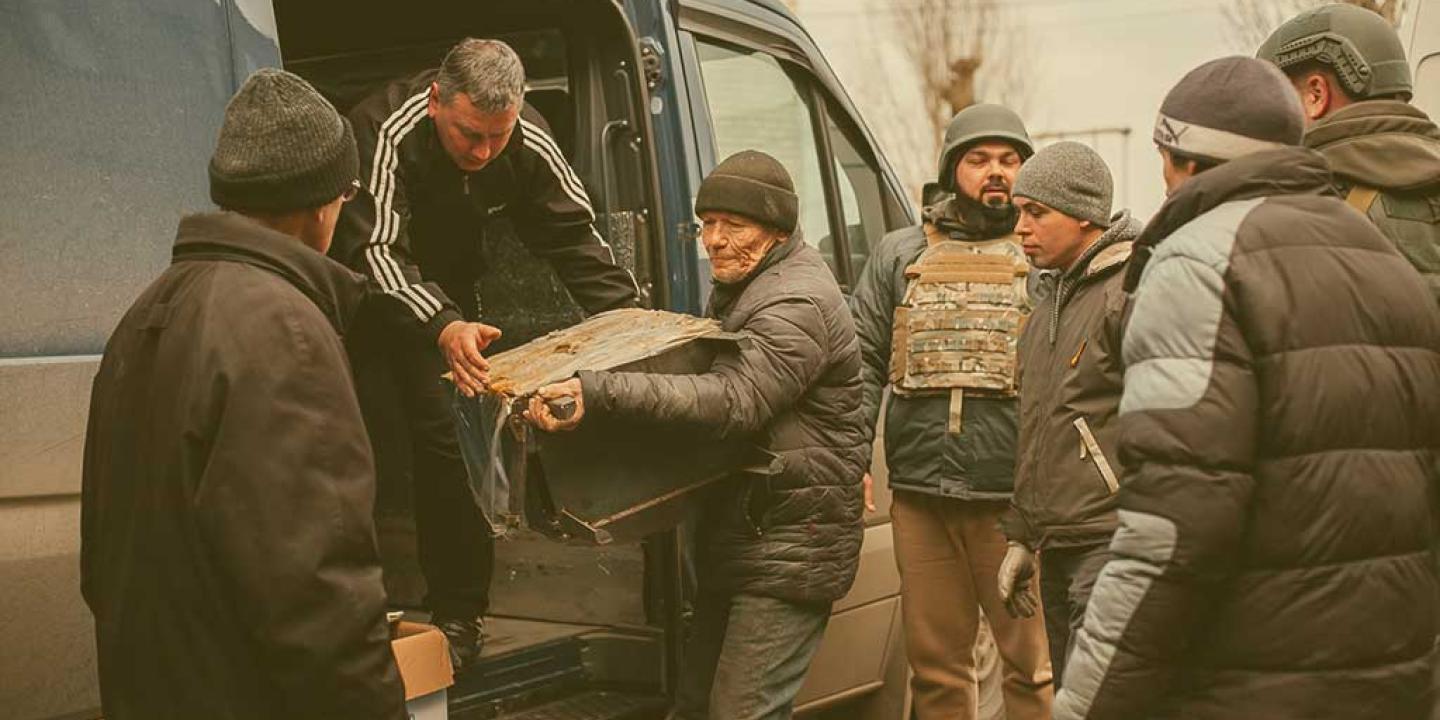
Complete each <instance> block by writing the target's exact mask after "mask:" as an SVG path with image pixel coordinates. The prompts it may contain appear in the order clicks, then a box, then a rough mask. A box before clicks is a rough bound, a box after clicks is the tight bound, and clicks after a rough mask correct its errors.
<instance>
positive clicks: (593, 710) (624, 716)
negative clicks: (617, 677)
mask: <svg viewBox="0 0 1440 720" xmlns="http://www.w3.org/2000/svg"><path fill="white" fill-rule="evenodd" d="M667 706H668V703H666V702H665V698H663V697H656V696H654V695H638V694H633V693H624V692H616V691H613V690H592V691H590V692H586V693H581V694H579V695H575V696H572V697H568V698H565V699H564V700H556V701H555V702H551V703H546V704H544V705H541V706H540V707H537V708H531V709H529V710H524V711H521V712H518V713H516V714H514V715H505V716H503V718H504V720H659V718H662V717H664V716H665V711H666V709H667Z"/></svg>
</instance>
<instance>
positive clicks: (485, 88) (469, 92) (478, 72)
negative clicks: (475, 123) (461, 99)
mask: <svg viewBox="0 0 1440 720" xmlns="http://www.w3.org/2000/svg"><path fill="white" fill-rule="evenodd" d="M435 84H436V85H437V86H438V87H439V88H440V101H441V102H444V103H448V102H450V101H451V100H452V99H454V97H455V95H456V94H457V93H465V96H466V97H468V98H470V102H472V103H474V104H475V107H476V109H478V110H479V111H480V112H483V113H498V112H504V111H506V110H510V109H512V108H516V107H519V105H520V102H521V100H522V99H523V98H524V96H525V66H524V65H521V64H520V56H519V55H516V54H515V51H514V50H512V49H511V48H510V46H509V45H506V44H505V43H503V42H501V41H499V40H480V39H477V38H465V39H464V40H461V41H460V42H459V44H457V45H456V46H455V47H453V48H451V49H450V52H449V53H446V55H445V60H444V62H441V63H440V74H439V75H437V76H436V77H435Z"/></svg>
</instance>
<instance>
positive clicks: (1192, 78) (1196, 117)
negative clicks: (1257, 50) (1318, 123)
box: [1155, 55, 1305, 163]
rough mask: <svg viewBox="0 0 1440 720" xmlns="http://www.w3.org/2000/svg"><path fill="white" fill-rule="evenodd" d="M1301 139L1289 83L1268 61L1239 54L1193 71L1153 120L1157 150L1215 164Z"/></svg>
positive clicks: (1302, 118)
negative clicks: (1162, 149)
mask: <svg viewBox="0 0 1440 720" xmlns="http://www.w3.org/2000/svg"><path fill="white" fill-rule="evenodd" d="M1304 135H1305V115H1304V112H1303V111H1302V110H1301V108H1300V99H1299V98H1298V97H1296V94H1295V88H1294V86H1293V85H1291V84H1290V80H1289V79H1288V78H1286V77H1285V74H1284V73H1282V72H1280V70H1279V69H1277V68H1276V67H1275V66H1274V65H1271V64H1270V63H1268V62H1265V61H1263V60H1256V59H1255V58H1252V57H1241V56H1238V55H1237V56H1233V57H1226V58H1220V59H1219V60H1211V61H1210V62H1207V63H1205V64H1204V65H1201V66H1200V67H1197V68H1195V69H1194V70H1191V71H1190V72H1189V73H1188V74H1186V75H1185V77H1184V78H1181V80H1180V82H1179V83H1177V84H1176V85H1175V87H1174V88H1172V89H1171V90H1170V93H1169V94H1168V95H1166V96H1165V102H1164V103H1162V104H1161V105H1160V115H1159V117H1157V118H1156V119H1155V144H1156V145H1159V146H1160V147H1163V148H1165V149H1167V150H1170V151H1171V152H1174V153H1179V154H1180V155H1182V156H1185V157H1188V158H1194V159H1200V160H1209V161H1212V162H1217V163H1219V162H1226V161H1229V160H1234V159H1235V158H1238V157H1241V156H1244V155H1250V154H1252V153H1257V152H1263V151H1265V150H1276V149H1279V148H1283V147H1288V146H1293V145H1299V144H1300V141H1301V139H1302V138H1303V137H1304Z"/></svg>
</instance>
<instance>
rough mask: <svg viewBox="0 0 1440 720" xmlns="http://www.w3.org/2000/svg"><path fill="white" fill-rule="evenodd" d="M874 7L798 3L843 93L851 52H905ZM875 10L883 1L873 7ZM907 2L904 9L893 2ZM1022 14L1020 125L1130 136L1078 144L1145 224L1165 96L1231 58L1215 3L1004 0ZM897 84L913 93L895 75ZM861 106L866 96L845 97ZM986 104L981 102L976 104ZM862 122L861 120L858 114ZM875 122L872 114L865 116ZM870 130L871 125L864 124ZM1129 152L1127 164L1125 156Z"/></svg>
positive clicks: (1159, 195) (1154, 186)
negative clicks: (1025, 105)
mask: <svg viewBox="0 0 1440 720" xmlns="http://www.w3.org/2000/svg"><path fill="white" fill-rule="evenodd" d="M872 1H875V0H798V3H797V5H798V10H799V14H800V17H801V19H802V21H804V23H805V24H806V26H807V27H808V28H809V29H810V32H811V34H812V35H813V36H814V37H815V39H816V41H817V42H818V43H819V44H820V46H821V48H822V49H823V50H824V52H825V54H826V56H827V57H829V58H830V62H831V64H832V66H834V68H835V71H836V73H837V74H838V75H840V77H841V79H842V81H844V82H845V83H846V84H847V87H848V86H850V85H852V84H855V83H858V82H860V78H861V77H863V69H861V68H859V67H857V66H856V60H857V55H858V54H857V53H856V52H854V50H853V49H854V48H855V47H857V46H858V45H859V44H863V43H870V42H903V40H904V39H903V38H898V37H893V33H885V32H877V30H876V29H877V28H880V29H883V28H887V27H888V22H886V21H885V20H884V19H883V18H878V17H876V15H878V14H879V13H874V12H868V13H867V12H866V9H867V7H869V3H870V2H872ZM878 1H882V2H883V0H878ZM895 1H896V2H905V1H906V0H895ZM1005 4H1006V5H1007V6H1010V7H1011V8H1013V9H1014V12H1016V13H1018V14H1020V15H1021V16H1022V17H1021V18H1020V19H1019V21H1020V23H1022V26H1023V27H1024V28H1025V32H1026V33H1028V36H1029V42H1028V44H1029V46H1030V47H1031V48H1032V51H1033V53H1034V55H1035V57H1034V62H1033V70H1032V71H1031V72H1030V73H1029V74H1028V77H1029V78H1030V80H1031V82H1032V83H1033V90H1032V91H1031V100H1030V102H1029V111H1028V113H1027V117H1026V122H1027V125H1028V126H1029V127H1030V130H1031V132H1032V133H1041V132H1056V131H1070V132H1073V131H1079V130H1088V129H1092V128H1130V134H1129V136H1128V143H1126V142H1124V141H1123V136H1121V135H1118V134H1106V135H1100V136H1093V137H1083V138H1081V137H1077V138H1076V139H1078V140H1082V141H1091V142H1090V144H1092V145H1093V146H1095V147H1096V148H1097V149H1098V150H1099V151H1100V152H1101V154H1102V155H1104V156H1105V158H1106V160H1107V161H1108V162H1109V163H1110V165H1111V169H1112V171H1113V172H1114V174H1115V177H1116V184H1117V187H1116V205H1117V207H1118V206H1119V205H1120V204H1122V203H1125V204H1128V205H1129V206H1130V207H1131V208H1132V209H1133V210H1134V211H1135V213H1136V214H1137V215H1139V216H1140V217H1142V218H1143V217H1147V216H1149V215H1150V214H1151V213H1153V212H1154V211H1155V209H1156V208H1158V207H1159V206H1160V203H1161V201H1162V200H1163V199H1164V187H1163V185H1162V184H1161V179H1160V164H1159V163H1160V160H1159V156H1158V155H1157V154H1156V153H1155V150H1154V145H1153V144H1152V143H1151V140H1150V134H1151V129H1152V127H1153V124H1154V121H1155V112H1156V110H1157V109H1159V106H1160V101H1161V100H1162V99H1163V98H1164V96H1165V93H1166V92H1167V91H1168V90H1169V89H1170V87H1171V86H1173V85H1174V84H1175V82H1176V81H1178V80H1179V79H1180V77H1181V76H1183V75H1184V74H1185V73H1186V72H1187V71H1189V70H1190V69H1191V68H1193V67H1195V66H1196V65H1199V64H1200V63H1202V62H1205V61H1206V60H1210V59H1213V58H1216V57H1221V56H1223V55H1231V54H1235V52H1236V46H1235V45H1234V44H1233V43H1232V42H1231V40H1230V38H1229V33H1230V28H1229V26H1228V25H1227V23H1226V21H1225V18H1224V17H1223V15H1222V14H1221V12H1220V10H1219V7H1220V3H1219V2H1218V1H1217V0H1006V1H1005ZM899 75H900V77H895V78H892V81H893V82H895V83H898V84H908V85H910V86H912V87H916V89H913V90H911V91H910V92H911V93H912V95H913V96H914V97H918V87H917V86H916V85H915V83H914V81H913V79H908V78H907V77H905V74H904V73H899ZM850 92H851V95H852V96H854V97H857V99H858V98H859V96H861V95H863V93H859V92H856V91H855V89H854V88H851V90H850ZM982 99H984V98H982ZM861 112H862V113H866V112H867V110H866V109H865V108H864V107H862V108H861ZM869 114H872V115H873V113H869ZM867 122H869V123H870V124H872V126H873V124H874V120H873V119H870V118H869V117H867ZM1126 146H1128V148H1129V154H1128V158H1127V157H1126V154H1125V152H1124V148H1125V147H1126Z"/></svg>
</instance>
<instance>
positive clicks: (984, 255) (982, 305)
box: [890, 223, 1030, 432]
mask: <svg viewBox="0 0 1440 720" xmlns="http://www.w3.org/2000/svg"><path fill="white" fill-rule="evenodd" d="M924 227H925V242H926V248H925V250H924V251H923V252H921V253H920V257H919V258H918V259H917V260H916V261H915V263H914V264H912V265H910V266H909V267H907V268H905V278H906V281H907V284H906V288H905V298H904V300H903V302H902V303H901V304H900V307H897V308H895V321H894V326H893V333H894V334H893V337H892V342H891V345H890V347H891V348H892V350H891V357H890V382H891V383H892V384H893V386H894V392H895V393H896V394H897V395H902V396H910V395H946V394H948V395H949V396H950V421H949V429H950V430H951V431H952V432H959V431H960V415H961V403H962V401H963V399H964V396H965V395H967V394H968V395H971V396H988V397H1014V396H1015V394H1016V392H1017V390H1018V387H1017V385H1016V378H1017V375H1018V373H1017V369H1018V365H1019V362H1018V361H1019V358H1018V347H1019V342H1020V331H1021V329H1022V328H1023V327H1024V324H1025V319H1026V318H1027V317H1028V316H1029V314H1030V298H1029V295H1028V293H1027V292H1026V280H1027V277H1028V275H1029V273H1030V264H1029V262H1028V261H1027V260H1026V259H1025V253H1024V252H1023V251H1022V250H1021V248H1020V242H1019V240H1018V239H1017V238H1016V236H1014V235H1008V236H1005V237H1001V238H996V239H994V240H981V241H973V242H972V241H965V240H952V239H950V238H949V237H947V236H946V235H945V233H943V232H941V231H940V230H939V229H938V228H936V227H935V226H934V225H931V224H930V223H926V224H925V226H924Z"/></svg>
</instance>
